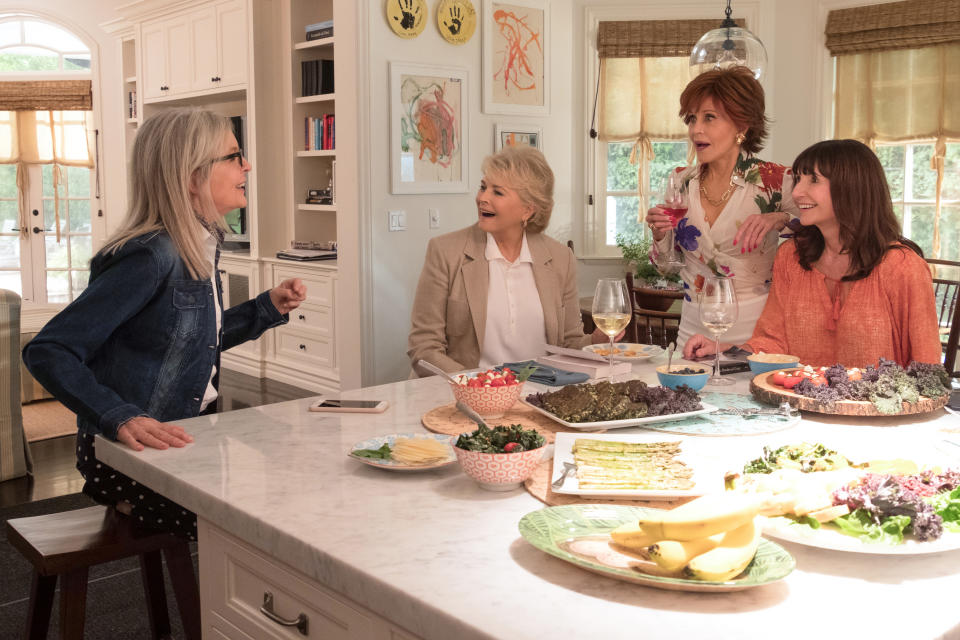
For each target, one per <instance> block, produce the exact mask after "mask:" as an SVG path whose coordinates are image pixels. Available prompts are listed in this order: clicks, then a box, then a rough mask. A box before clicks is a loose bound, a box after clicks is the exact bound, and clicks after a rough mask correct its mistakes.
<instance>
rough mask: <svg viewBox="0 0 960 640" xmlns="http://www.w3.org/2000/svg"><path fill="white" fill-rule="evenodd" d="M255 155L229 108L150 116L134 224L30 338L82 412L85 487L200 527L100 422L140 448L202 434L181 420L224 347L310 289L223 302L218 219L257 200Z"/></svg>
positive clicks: (137, 150) (134, 185)
mask: <svg viewBox="0 0 960 640" xmlns="http://www.w3.org/2000/svg"><path fill="white" fill-rule="evenodd" d="M250 168H251V167H250V164H249V163H248V162H247V161H246V160H245V159H244V157H243V155H242V152H241V151H240V149H239V147H238V145H237V140H236V138H235V137H234V135H233V133H232V131H231V128H230V123H229V121H228V120H227V119H225V118H223V117H221V116H218V115H216V114H214V113H211V112H209V111H202V110H192V109H170V110H166V111H164V112H163V113H161V114H158V115H156V116H154V117H152V118H150V119H149V120H147V121H146V122H145V123H144V124H143V126H142V127H141V128H140V131H139V133H138V134H137V138H136V142H135V144H134V149H133V159H132V164H131V189H132V198H131V203H130V208H129V211H128V216H127V219H126V221H125V223H124V224H123V225H122V226H121V228H120V229H119V230H118V231H117V232H116V233H115V234H114V235H113V237H112V238H110V239H109V240H108V241H107V242H106V244H105V246H104V247H103V248H102V249H101V250H100V251H99V252H98V253H97V255H96V256H94V258H93V260H91V262H90V282H89V284H88V286H87V288H86V289H85V290H84V292H83V293H82V294H81V295H80V296H78V297H77V299H76V300H74V301H73V302H72V303H71V304H70V305H69V306H67V307H66V308H65V309H64V310H63V311H62V312H60V313H59V314H58V315H57V316H56V317H55V318H53V319H52V320H51V321H50V322H49V323H47V325H46V326H45V327H44V328H43V330H42V331H41V332H40V333H39V334H38V335H37V336H36V338H34V339H33V340H32V341H30V343H28V344H27V346H26V347H24V349H23V360H24V362H25V363H26V365H27V368H28V369H29V370H30V372H31V373H32V374H33V375H34V377H36V379H37V380H38V381H39V382H40V383H41V384H42V385H43V386H44V387H45V388H46V389H47V390H48V391H50V392H51V393H52V394H53V395H54V396H55V397H56V398H57V399H58V400H59V401H60V402H62V403H63V404H64V405H66V406H67V407H68V408H69V409H70V410H71V411H73V412H75V413H76V414H77V425H78V427H79V433H78V435H77V469H79V471H80V473H81V475H82V476H83V477H84V479H85V480H86V484H85V485H84V488H83V491H84V493H86V494H88V495H89V496H90V497H92V498H93V499H94V500H96V501H97V502H99V503H101V504H106V505H111V506H116V507H117V509H118V510H119V511H121V512H123V513H127V514H129V515H131V516H132V517H134V518H136V519H137V520H138V522H140V523H142V524H144V525H146V526H149V527H152V528H157V529H164V530H169V531H171V532H173V533H176V534H178V535H181V536H185V537H188V538H190V539H195V537H196V516H195V515H194V514H192V513H189V512H188V511H186V510H185V509H183V508H182V507H180V506H179V505H176V504H174V503H171V502H170V501H169V500H167V499H166V498H164V497H163V496H160V495H158V494H155V493H153V492H152V491H150V490H149V489H147V488H146V487H144V486H142V485H139V484H137V482H136V481H134V480H132V479H130V478H128V477H127V476H124V475H123V474H121V473H120V472H118V471H116V470H114V469H111V468H110V467H108V466H106V465H105V464H103V463H102V462H99V461H98V460H97V458H96V453H95V451H94V435H95V434H101V435H103V436H105V437H107V438H110V439H111V440H118V441H120V442H123V443H125V444H126V445H127V446H129V447H131V448H132V449H134V450H137V451H140V450H142V449H143V448H144V446H147V447H153V448H156V449H166V448H167V447H169V446H173V447H182V446H184V445H186V444H187V443H189V442H191V441H192V440H193V438H191V437H190V435H188V434H187V433H186V432H185V431H184V430H183V428H181V427H179V426H176V425H174V424H169V421H172V420H181V419H185V418H191V417H194V416H196V415H199V414H201V413H212V412H213V411H215V409H216V402H215V400H216V397H217V383H218V372H219V366H220V352H221V350H223V349H229V348H231V347H233V346H236V345H238V344H240V343H242V342H245V341H247V340H252V339H255V338H257V337H258V336H260V335H261V334H262V333H263V332H264V331H266V330H267V329H269V328H271V327H274V326H277V325H279V324H283V323H285V322H286V321H287V316H286V315H284V314H287V313H289V312H290V311H291V310H292V309H295V308H296V307H298V306H299V304H300V302H301V301H302V300H303V299H304V298H305V297H306V288H305V287H304V285H303V284H302V283H301V282H300V280H299V279H294V280H287V281H284V282H283V283H281V284H280V285H279V286H277V287H276V288H274V289H272V290H270V291H265V292H263V293H261V294H260V295H258V296H257V297H256V298H255V299H253V300H249V301H247V302H244V303H243V304H240V305H237V306H235V307H233V308H230V309H227V310H225V311H222V306H221V301H222V299H223V297H222V287H221V283H220V276H219V273H218V271H217V262H218V261H219V258H220V251H219V242H220V240H221V239H222V231H220V226H219V225H220V224H221V223H220V220H221V219H222V216H223V215H224V214H225V213H227V212H228V211H231V210H233V209H236V208H238V207H243V206H246V194H245V183H246V174H247V173H248V172H249V171H250ZM214 282H215V283H216V287H214V286H213V283H214Z"/></svg>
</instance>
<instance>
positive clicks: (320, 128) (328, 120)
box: [303, 113, 337, 151]
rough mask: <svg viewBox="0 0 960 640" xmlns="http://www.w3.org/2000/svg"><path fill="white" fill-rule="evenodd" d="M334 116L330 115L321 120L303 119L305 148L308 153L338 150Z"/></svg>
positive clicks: (321, 117) (320, 118)
mask: <svg viewBox="0 0 960 640" xmlns="http://www.w3.org/2000/svg"><path fill="white" fill-rule="evenodd" d="M336 146H337V145H336V126H335V123H334V115H333V114H332V113H328V114H326V115H324V116H320V117H319V118H312V117H308V118H304V119H303V148H304V149H305V150H307V151H317V150H320V149H335V148H336Z"/></svg>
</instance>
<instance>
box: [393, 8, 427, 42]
mask: <svg viewBox="0 0 960 640" xmlns="http://www.w3.org/2000/svg"><path fill="white" fill-rule="evenodd" d="M386 10H387V23H388V24H389V25H390V28H391V29H393V32H394V33H395V34H397V35H398V36H400V37H401V38H416V37H417V36H418V35H420V33H421V32H422V31H423V27H424V26H426V24H427V2H426V0H387V3H386Z"/></svg>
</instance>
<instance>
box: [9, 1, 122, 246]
mask: <svg viewBox="0 0 960 640" xmlns="http://www.w3.org/2000/svg"><path fill="white" fill-rule="evenodd" d="M117 4H118V2H117V1H116V0H83V1H82V2H77V1H76V0H20V1H19V2H17V1H13V2H9V1H5V0H0V12H8V11H9V12H12V11H20V12H24V13H32V14H35V15H39V16H42V17H44V18H46V19H49V20H52V21H54V22H58V23H60V24H61V25H63V26H64V27H66V28H68V29H70V30H71V31H73V32H74V33H76V34H77V36H79V37H80V38H81V39H82V40H84V42H86V43H87V44H88V45H89V46H90V52H91V54H92V57H93V59H94V60H95V61H96V60H99V68H98V67H96V66H94V68H93V102H94V110H95V112H96V113H97V114H98V116H99V122H98V123H97V126H98V128H99V130H100V186H101V193H102V194H103V197H102V198H101V200H100V204H99V206H100V208H101V209H102V211H103V213H104V222H105V223H106V224H105V225H100V226H99V228H98V226H97V225H95V226H94V234H95V235H96V234H97V231H100V232H101V233H102V232H104V231H105V232H106V233H109V232H110V230H112V229H113V228H114V227H116V225H117V224H118V223H119V221H120V220H121V219H122V217H123V211H124V204H125V203H124V198H125V195H124V194H125V191H126V189H125V188H124V184H125V182H126V170H127V168H126V162H125V161H124V156H125V153H124V150H123V130H122V124H120V123H122V122H123V121H124V118H125V117H126V116H125V114H124V111H123V107H124V104H125V102H124V100H123V96H122V92H121V86H120V75H121V71H120V56H119V53H120V49H119V45H118V44H117V41H116V38H114V36H112V35H110V34H108V33H106V32H105V31H104V30H103V29H102V28H101V27H100V26H99V25H100V24H101V23H103V22H107V21H108V20H112V19H114V18H116V17H117V14H116V12H115V11H114V7H115V6H116V5H117ZM94 64H96V63H94ZM102 239H103V238H102V237H95V238H94V244H95V245H98V244H99V242H100V241H101V240H102Z"/></svg>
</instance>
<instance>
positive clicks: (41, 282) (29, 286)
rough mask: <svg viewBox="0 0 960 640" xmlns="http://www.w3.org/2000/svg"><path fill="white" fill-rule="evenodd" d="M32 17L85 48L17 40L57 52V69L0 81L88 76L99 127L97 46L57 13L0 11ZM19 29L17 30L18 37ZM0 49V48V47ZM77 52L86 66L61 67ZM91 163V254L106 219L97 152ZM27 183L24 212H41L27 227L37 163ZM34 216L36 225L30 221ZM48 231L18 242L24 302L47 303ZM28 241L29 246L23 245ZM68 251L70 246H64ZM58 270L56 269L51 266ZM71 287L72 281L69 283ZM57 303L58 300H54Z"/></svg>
mask: <svg viewBox="0 0 960 640" xmlns="http://www.w3.org/2000/svg"><path fill="white" fill-rule="evenodd" d="M24 20H26V21H35V22H44V23H47V24H49V25H52V26H55V27H57V28H59V29H63V30H65V31H68V32H70V33H71V34H73V36H74V37H76V38H77V39H78V40H80V41H81V42H83V43H84V44H85V45H86V46H87V49H88V50H87V51H86V52H80V51H72V50H60V49H54V48H52V47H50V46H47V45H45V44H42V43H33V42H31V43H21V44H20V45H16V46H33V47H37V48H43V49H48V50H50V51H54V52H56V53H57V54H58V55H59V66H60V67H61V68H60V69H58V70H56V71H25V72H2V73H0V81H4V80H7V81H10V80H17V81H30V80H91V81H92V82H93V84H94V89H95V90H94V93H93V105H92V109H91V112H92V118H93V122H94V127H95V128H96V129H97V130H100V126H99V122H100V118H99V112H100V100H99V93H100V92H99V90H98V88H99V87H98V85H99V83H98V81H97V78H99V53H98V52H99V47H98V45H97V43H96V42H95V41H93V40H92V39H91V38H90V37H89V36H88V35H87V34H86V33H85V32H84V31H83V30H82V29H81V28H79V27H78V26H77V25H72V24H69V23H68V22H66V21H63V20H61V19H59V18H58V17H55V16H51V15H46V14H43V13H35V12H30V11H10V12H3V13H2V14H0V22H12V21H24ZM22 34H23V31H22V30H21V37H22ZM0 51H2V49H0ZM79 53H89V55H90V70H89V71H82V70H74V71H64V70H63V69H62V67H63V57H64V56H65V55H67V56H69V55H71V54H79ZM94 152H95V153H98V152H99V149H94ZM94 162H95V166H94V167H92V168H91V169H90V198H89V201H90V235H91V250H92V253H93V254H94V255H95V254H96V252H97V250H98V249H99V247H100V246H101V245H102V243H103V239H104V237H105V233H106V222H105V220H104V217H103V215H102V213H101V212H102V211H103V209H104V202H103V193H102V188H103V185H102V184H101V185H99V186H100V191H99V195H98V185H97V166H99V165H100V163H101V158H100V157H99V155H98V156H97V157H95V158H94ZM29 171H30V176H29V177H30V184H31V189H30V191H31V193H30V195H29V196H28V203H27V204H28V212H29V211H31V210H32V209H39V210H40V212H41V214H40V216H39V218H36V219H35V218H34V216H32V215H28V217H29V219H30V227H31V228H32V227H33V226H40V227H43V226H44V225H43V201H44V199H45V198H43V197H42V196H41V187H40V185H41V168H40V167H30V168H29ZM67 206H69V205H68V199H67V198H63V199H62V200H61V202H60V207H61V213H63V212H64V211H66V207H67ZM35 220H36V225H35V224H34V222H35ZM66 220H67V216H66V215H63V216H62V217H61V224H62V225H64V227H65V225H66ZM61 232H62V233H61V237H62V238H63V240H62V241H63V242H69V240H68V234H67V233H66V229H65V228H63V229H61ZM49 233H54V234H55V233H56V232H55V231H51V232H44V233H41V234H34V233H33V232H32V231H31V232H30V237H29V239H28V240H27V241H25V242H23V243H22V244H21V263H20V270H21V274H22V275H21V282H22V286H23V293H22V296H21V297H22V299H23V301H24V303H25V304H27V303H32V304H41V305H42V304H46V303H47V284H46V279H47V278H46V276H47V267H46V245H45V243H46V241H45V239H44V238H45V236H46V235H49ZM23 245H29V247H26V246H23ZM68 251H70V249H69V248H68ZM54 270H55V271H59V270H60V269H54ZM70 289H71V291H72V285H71V287H70ZM56 304H58V305H59V304H61V303H56Z"/></svg>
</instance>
